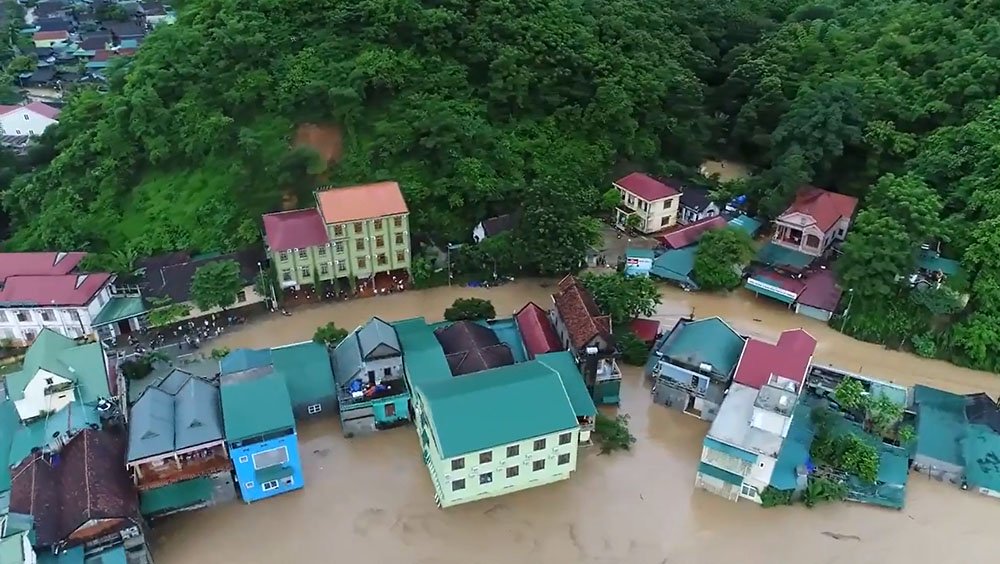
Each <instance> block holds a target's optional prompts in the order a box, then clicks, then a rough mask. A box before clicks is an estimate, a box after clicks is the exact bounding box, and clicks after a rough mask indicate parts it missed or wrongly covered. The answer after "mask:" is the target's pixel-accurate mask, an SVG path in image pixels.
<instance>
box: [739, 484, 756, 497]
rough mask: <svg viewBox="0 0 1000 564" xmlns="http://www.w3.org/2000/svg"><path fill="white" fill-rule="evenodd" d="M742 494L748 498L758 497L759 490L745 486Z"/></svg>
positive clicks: (741, 490)
mask: <svg viewBox="0 0 1000 564" xmlns="http://www.w3.org/2000/svg"><path fill="white" fill-rule="evenodd" d="M740 492H741V493H742V494H743V495H745V496H747V497H757V488H755V487H753V486H748V485H746V484H743V487H742V488H741V489H740Z"/></svg>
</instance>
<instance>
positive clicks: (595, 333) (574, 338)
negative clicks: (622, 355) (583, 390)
mask: <svg viewBox="0 0 1000 564" xmlns="http://www.w3.org/2000/svg"><path fill="white" fill-rule="evenodd" d="M552 304H553V309H552V311H551V320H552V325H553V326H555V329H556V334H557V335H559V339H560V340H561V341H562V343H563V346H564V347H565V348H566V349H567V350H569V351H570V352H571V353H573V357H574V358H575V359H576V361H577V364H578V365H579V367H580V371H581V372H582V373H583V378H584V382H585V383H586V385H587V389H588V390H590V394H591V397H592V398H593V399H594V403H597V404H599V405H618V404H619V402H620V401H621V397H620V396H621V383H622V373H621V369H619V368H618V363H617V362H616V360H615V357H616V350H615V340H614V337H613V336H612V333H611V331H612V328H611V317H610V316H608V315H602V314H601V312H600V309H599V308H598V307H597V303H596V302H595V301H594V297H593V296H592V295H591V294H590V292H589V291H588V290H587V289H586V288H584V287H583V284H581V283H580V281H579V280H577V279H576V278H575V277H573V276H567V277H565V278H563V279H562V280H560V281H559V285H558V288H557V291H556V293H554V294H552Z"/></svg>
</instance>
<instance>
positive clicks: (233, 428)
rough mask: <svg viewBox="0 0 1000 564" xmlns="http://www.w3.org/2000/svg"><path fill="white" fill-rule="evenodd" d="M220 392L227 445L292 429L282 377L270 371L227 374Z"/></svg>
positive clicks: (293, 420)
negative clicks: (272, 432)
mask: <svg viewBox="0 0 1000 564" xmlns="http://www.w3.org/2000/svg"><path fill="white" fill-rule="evenodd" d="M219 391H220V392H221V395H222V423H223V428H224V429H225V432H226V440H227V441H229V442H235V441H239V440H240V439H245V438H248V437H255V436H258V435H263V434H266V433H269V432H271V431H277V430H280V429H286V428H289V427H291V428H294V427H295V418H294V417H293V416H292V400H291V398H290V397H289V395H288V387H287V386H286V385H285V378H284V376H282V375H281V374H279V373H276V372H273V371H272V370H271V369H270V368H267V369H255V370H248V371H246V372H237V373H236V374H227V375H225V376H223V377H222V385H221V387H220V390H219Z"/></svg>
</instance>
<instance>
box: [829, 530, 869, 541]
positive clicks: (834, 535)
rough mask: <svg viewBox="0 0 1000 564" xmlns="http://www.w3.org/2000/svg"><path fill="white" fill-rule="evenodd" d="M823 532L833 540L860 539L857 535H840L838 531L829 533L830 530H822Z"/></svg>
mask: <svg viewBox="0 0 1000 564" xmlns="http://www.w3.org/2000/svg"><path fill="white" fill-rule="evenodd" d="M823 534H824V535H826V536H828V537H830V538H831V539H834V540H856V541H861V537H859V536H857V535H841V534H839V533H831V532H830V531H823Z"/></svg>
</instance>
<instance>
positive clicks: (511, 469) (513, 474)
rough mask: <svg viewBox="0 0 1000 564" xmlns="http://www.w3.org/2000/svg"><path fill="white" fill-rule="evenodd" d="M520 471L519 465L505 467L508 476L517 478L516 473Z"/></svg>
mask: <svg viewBox="0 0 1000 564" xmlns="http://www.w3.org/2000/svg"><path fill="white" fill-rule="evenodd" d="M520 472H521V467H520V466H511V467H509V468H507V477H508V478H517V475H518V473H520Z"/></svg>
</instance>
